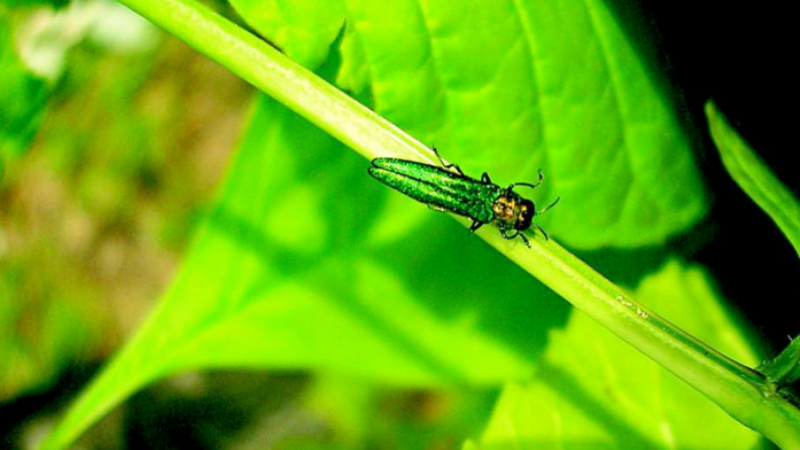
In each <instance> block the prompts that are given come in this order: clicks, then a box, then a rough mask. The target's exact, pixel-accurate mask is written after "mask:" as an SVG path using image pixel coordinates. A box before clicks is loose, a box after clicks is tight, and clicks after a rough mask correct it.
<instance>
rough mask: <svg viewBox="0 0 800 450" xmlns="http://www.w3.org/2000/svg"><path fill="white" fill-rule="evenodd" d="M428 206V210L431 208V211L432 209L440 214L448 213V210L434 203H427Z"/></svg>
mask: <svg viewBox="0 0 800 450" xmlns="http://www.w3.org/2000/svg"><path fill="white" fill-rule="evenodd" d="M426 205H427V206H428V208H430V209H432V210H434V211H439V212H446V211H447V210H446V209H444V208H442V207H441V206H439V205H434V204H432V203H426Z"/></svg>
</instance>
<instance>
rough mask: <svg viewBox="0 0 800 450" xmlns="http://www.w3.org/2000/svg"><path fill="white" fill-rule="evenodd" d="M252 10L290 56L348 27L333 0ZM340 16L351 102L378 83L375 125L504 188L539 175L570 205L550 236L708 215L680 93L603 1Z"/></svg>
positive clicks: (597, 237) (371, 4)
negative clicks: (406, 135)
mask: <svg viewBox="0 0 800 450" xmlns="http://www.w3.org/2000/svg"><path fill="white" fill-rule="evenodd" d="M242 3H246V4H247V7H246V8H244V7H241V8H240V9H239V10H240V12H241V13H242V14H243V15H244V16H245V18H246V19H247V20H248V21H250V22H251V23H258V22H260V21H262V20H263V18H264V17H269V18H270V24H269V26H262V27H257V28H259V30H260V31H261V32H262V33H263V34H264V35H266V36H267V37H269V38H270V39H271V40H274V41H277V42H279V43H280V44H281V47H282V48H283V49H284V50H285V51H286V52H287V53H288V54H289V55H295V54H300V55H306V54H309V53H311V54H315V55H316V54H320V53H322V52H324V51H326V50H327V48H328V46H330V45H331V44H333V36H335V35H334V34H333V33H331V27H332V26H334V25H335V26H339V24H340V23H341V16H340V14H339V11H340V10H341V6H340V5H339V2H337V1H333V2H329V3H328V4H329V5H332V6H330V7H328V8H317V7H312V6H313V3H315V2H312V3H307V2H300V3H299V4H302V5H304V6H303V8H302V11H303V13H304V15H302V20H298V19H297V17H298V14H294V13H293V12H295V11H298V10H299V9H300V7H299V6H297V5H298V2H286V1H281V0H270V1H256V0H251V1H248V2H244V1H242V0H238V1H235V2H234V4H242ZM343 3H344V5H345V7H344V11H346V14H345V18H346V19H345V20H346V22H347V30H346V32H345V33H344V34H343V36H344V37H343V39H342V42H341V55H342V58H343V61H342V73H341V74H340V76H339V78H338V80H337V81H338V82H339V83H340V84H341V85H342V86H343V87H345V88H350V89H354V90H355V91H356V92H358V91H360V89H362V88H363V86H364V84H365V83H366V82H367V81H368V82H369V84H370V86H371V92H370V93H371V96H372V98H373V100H374V104H373V106H374V108H375V109H376V110H377V111H378V112H379V113H381V114H382V115H383V116H385V117H386V118H388V119H389V120H391V121H392V122H394V123H395V124H398V125H399V126H401V127H402V128H404V129H406V130H407V131H409V132H411V133H412V134H413V135H415V136H416V137H417V138H418V139H421V140H423V141H424V142H429V143H431V144H436V146H437V147H438V148H439V149H440V150H441V151H442V153H443V154H444V156H445V157H446V158H448V159H450V160H453V161H456V162H458V163H460V164H461V166H462V167H464V168H465V169H466V170H467V172H468V173H473V174H475V175H479V174H480V173H481V172H483V171H487V172H489V173H490V174H492V175H493V177H494V178H495V179H497V180H501V181H502V182H504V183H508V182H511V181H518V180H533V179H534V178H535V176H536V171H537V169H538V168H543V169H544V172H545V174H546V176H547V182H546V183H545V184H544V185H543V187H542V188H540V190H541V191H542V192H541V193H540V194H541V196H539V198H541V199H550V198H552V197H554V196H556V195H559V196H561V199H562V204H561V205H560V206H559V208H558V210H557V211H558V212H557V213H556V212H554V213H553V214H551V215H550V216H549V217H546V218H543V220H544V224H545V225H546V226H547V228H548V230H550V231H551V232H552V233H553V234H555V235H557V236H558V237H559V238H561V239H562V240H564V241H566V242H567V243H569V244H571V245H573V246H576V247H581V248H597V247H601V246H619V247H634V246H641V245H648V244H654V243H659V242H661V241H663V240H664V239H666V238H667V237H668V236H670V235H673V234H675V233H678V232H680V231H683V230H685V229H686V228H688V227H689V226H691V225H692V224H693V223H695V222H696V221H697V220H698V219H699V218H700V217H702V215H703V214H704V213H705V211H706V208H707V206H706V201H705V198H704V194H703V189H702V186H701V183H700V178H699V174H698V172H697V169H696V167H695V165H694V163H693V161H692V156H691V149H690V143H689V140H688V138H687V136H686V134H685V133H684V131H683V130H682V129H681V127H680V126H679V124H678V120H677V119H676V112H675V111H674V110H673V108H672V106H671V101H670V98H669V94H668V92H666V91H665V90H663V89H662V86H660V85H659V83H658V82H657V81H656V80H657V78H658V76H657V75H654V74H652V73H650V72H649V71H648V65H647V62H646V61H644V60H643V58H642V57H641V56H640V55H639V54H638V53H637V51H636V50H635V49H636V45H634V44H633V43H632V42H631V39H630V38H629V37H628V36H626V35H625V33H624V32H623V29H622V27H621V26H620V24H618V23H617V20H616V19H615V17H613V15H612V13H611V12H610V10H609V7H608V5H607V4H606V2H604V1H601V0H590V1H586V2H568V1H557V2H553V1H549V0H548V1H542V0H498V1H493V2H472V3H468V4H464V3H458V4H456V3H452V2H447V1H442V0H430V1H424V2H418V1H415V0H408V1H395V2H375V1H371V0H348V1H345V2H343ZM331 11H333V12H334V13H332V12H331ZM281 20H283V22H282V25H280V26H279V25H277V24H276V22H278V21H281ZM326 20H327V22H326ZM321 23H327V26H321V25H320V24H321ZM306 25H307V26H306ZM303 26H306V28H305V33H303V32H301V31H300V30H299V28H300V27H303ZM312 27H313V28H312ZM287 29H289V30H291V33H289V32H287V31H286V30H287ZM319 29H322V30H323V31H322V32H315V30H319ZM287 33H288V35H289V36H293V37H296V38H294V39H288V38H285V37H284V36H286V35H287ZM325 36H328V37H329V39H320V37H325ZM636 38H637V39H641V37H640V36H637V37H636ZM317 59H318V58H313V60H314V61H316V60H317ZM301 61H302V62H306V61H307V59H301Z"/></svg>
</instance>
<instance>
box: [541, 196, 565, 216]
mask: <svg viewBox="0 0 800 450" xmlns="http://www.w3.org/2000/svg"><path fill="white" fill-rule="evenodd" d="M559 200H561V197H556V199H555V200H553V203H550V204H549V205H547V206H545V207H544V208H542V209H540V210H538V211H536V215H537V216H540V215H542V214H544V213H546V212H547V211H549V210H550V208H552V207H553V206H556V205H557V204H558V201H559Z"/></svg>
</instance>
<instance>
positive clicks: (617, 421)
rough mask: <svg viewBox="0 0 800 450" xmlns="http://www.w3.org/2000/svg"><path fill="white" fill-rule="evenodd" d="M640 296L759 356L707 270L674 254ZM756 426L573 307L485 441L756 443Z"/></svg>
mask: <svg viewBox="0 0 800 450" xmlns="http://www.w3.org/2000/svg"><path fill="white" fill-rule="evenodd" d="M636 295H637V298H639V299H641V300H643V301H645V302H647V304H648V306H649V307H652V308H653V309H655V310H658V311H659V312H661V313H663V314H664V315H665V316H666V317H667V318H670V319H672V320H673V321H675V322H678V323H680V324H681V325H683V326H685V328H686V329H687V330H689V331H691V332H692V333H694V334H695V336H697V337H699V338H701V339H703V340H705V341H706V342H708V343H710V344H712V345H713V346H715V348H717V349H718V350H721V351H723V352H725V353H727V354H728V355H731V356H732V357H734V358H737V359H739V360H740V361H743V362H745V363H753V362H755V361H756V360H757V358H756V355H755V352H754V350H753V349H752V347H751V346H750V345H749V344H748V342H747V339H746V336H744V334H743V332H742V331H740V330H741V327H740V326H739V324H738V323H737V321H736V320H734V319H733V318H732V317H730V316H729V315H728V314H727V313H726V311H725V309H724V307H723V306H722V304H721V301H720V300H719V299H718V298H717V295H716V294H715V292H714V290H713V289H712V287H711V286H710V280H709V279H708V276H707V275H706V274H705V272H704V271H703V270H701V269H699V268H697V267H689V268H686V267H683V266H682V265H681V264H680V263H678V262H675V261H670V262H669V263H667V264H666V266H665V267H664V268H663V269H662V270H661V271H660V272H658V273H656V274H653V275H651V276H649V277H648V278H646V279H644V280H643V282H642V283H641V284H640V285H639V287H638V288H637V290H636ZM757 440H758V434H756V433H754V432H753V431H751V430H749V429H747V428H745V427H744V426H742V425H740V424H739V423H737V422H736V421H734V420H733V419H731V418H730V417H729V416H728V415H726V414H725V413H724V412H723V411H722V410H721V409H719V408H718V407H717V406H716V405H714V404H713V403H711V402H709V401H708V400H707V399H706V398H704V397H703V396H702V395H701V394H700V393H699V392H697V391H695V390H693V389H692V388H690V387H689V386H687V385H686V384H685V383H684V382H683V381H681V380H679V379H678V378H676V377H675V376H673V375H671V374H670V373H669V372H667V371H666V370H664V369H663V368H661V367H659V366H658V365H656V364H655V363H653V362H652V361H650V360H649V359H647V358H646V357H645V356H644V355H642V354H640V353H638V352H637V351H635V350H634V349H633V348H632V347H630V346H629V345H627V344H625V343H624V342H622V341H621V340H620V339H619V338H617V337H616V336H614V335H613V334H612V333H610V332H609V331H607V330H606V329H604V328H602V327H600V326H599V325H598V324H597V323H595V322H593V321H591V320H590V319H589V318H588V317H587V316H585V315H583V314H581V313H579V312H575V313H574V314H573V316H572V318H571V319H570V322H569V324H568V326H567V327H566V329H565V330H563V331H558V332H554V333H553V334H552V336H551V342H550V345H549V347H548V349H547V353H546V355H545V357H544V358H543V359H542V361H541V363H540V364H539V367H537V371H536V375H535V377H534V379H533V380H532V381H530V382H528V383H512V384H510V385H509V386H508V387H507V388H506V390H505V391H504V393H503V395H502V397H501V399H500V401H499V403H498V406H497V409H496V410H495V413H494V416H493V419H492V420H491V422H490V424H489V426H488V429H487V430H486V432H485V434H484V436H483V437H482V439H481V440H480V444H479V445H478V444H476V445H474V448H481V449H498V450H499V449H511V448H514V449H528V448H530V449H534V448H535V449H537V450H545V449H548V448H559V449H576V448H592V449H616V448H619V449H630V448H665V449H666V448H698V449H699V448H703V449H708V448H719V449H729V450H734V449H749V448H752V447H753V446H754V444H755V443H756V442H757Z"/></svg>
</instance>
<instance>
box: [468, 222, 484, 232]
mask: <svg viewBox="0 0 800 450" xmlns="http://www.w3.org/2000/svg"><path fill="white" fill-rule="evenodd" d="M484 225H486V224H485V223H484V222H481V221H480V220H475V219H473V220H472V225H470V227H469V232H470V233H474V232H476V231H478V228H480V227H482V226H484Z"/></svg>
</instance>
